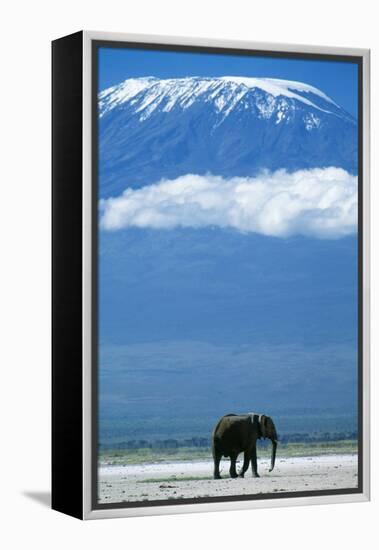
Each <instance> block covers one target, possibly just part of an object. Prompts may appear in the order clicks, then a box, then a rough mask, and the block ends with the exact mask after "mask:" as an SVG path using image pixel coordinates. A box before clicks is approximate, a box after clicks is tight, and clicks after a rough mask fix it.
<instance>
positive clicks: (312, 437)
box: [100, 431, 358, 450]
mask: <svg viewBox="0 0 379 550" xmlns="http://www.w3.org/2000/svg"><path fill="white" fill-rule="evenodd" d="M357 438H358V434H357V432H356V431H353V432H319V433H311V434H308V433H301V432H299V433H287V434H283V435H282V436H280V437H279V442H280V443H281V444H284V445H285V444H287V443H323V442H325V443H327V442H328V441H343V440H352V441H354V440H356V439H357ZM210 444H211V440H210V438H209V437H191V438H189V439H174V438H170V439H156V440H154V441H150V440H147V439H131V440H129V441H121V442H118V443H101V444H100V449H102V450H106V449H178V448H179V447H194V448H196V447H197V448H199V447H209V446H210Z"/></svg>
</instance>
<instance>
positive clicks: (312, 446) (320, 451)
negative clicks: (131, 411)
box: [99, 440, 358, 479]
mask: <svg viewBox="0 0 379 550" xmlns="http://www.w3.org/2000/svg"><path fill="white" fill-rule="evenodd" d="M257 451H258V457H259V458H269V457H270V453H271V444H270V443H268V444H267V442H266V444H264V445H263V444H261V445H260V444H259V443H258V449H257ZM357 451H358V444H357V441H356V440H341V441H317V442H311V443H309V442H306V443H304V442H288V443H280V442H279V445H278V451H277V460H280V458H288V457H297V456H320V455H330V454H353V453H356V452H357ZM211 458H212V454H211V450H210V448H209V447H176V448H172V449H170V448H164V449H161V448H151V447H147V448H141V449H108V450H101V451H100V452H99V462H100V464H107V465H119V466H122V465H123V464H141V463H151V462H166V461H178V462H181V461H193V460H210V459H211ZM181 479H182V478H181ZM191 479H192V478H191Z"/></svg>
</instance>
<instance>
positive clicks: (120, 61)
mask: <svg viewBox="0 0 379 550" xmlns="http://www.w3.org/2000/svg"><path fill="white" fill-rule="evenodd" d="M357 67H358V66H357V65H356V64H355V63H347V62H340V61H338V62H335V61H316V60H309V59H307V60H300V59H299V60H298V59H284V58H276V59H275V58H268V57H255V56H254V57H252V56H237V55H216V54H205V53H189V52H188V53H187V52H167V51H154V50H136V49H127V48H125V49H122V48H100V49H99V89H100V90H103V89H105V88H108V87H109V86H112V85H114V84H118V83H119V82H121V81H123V80H125V79H127V78H132V77H135V78H136V77H141V76H155V77H158V78H175V77H184V76H223V75H238V76H255V77H270V78H283V79H288V80H298V81H300V82H305V83H307V84H311V85H313V86H316V87H317V88H319V89H321V90H322V91H323V92H325V93H326V94H327V95H329V96H330V97H331V98H333V99H334V100H335V101H336V102H337V103H338V104H339V105H340V106H341V107H343V108H344V109H346V110H347V111H348V112H349V113H351V114H352V115H354V116H357V108H358V93H357V92H358V68H357Z"/></svg>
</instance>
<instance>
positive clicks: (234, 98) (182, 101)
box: [99, 76, 352, 122]
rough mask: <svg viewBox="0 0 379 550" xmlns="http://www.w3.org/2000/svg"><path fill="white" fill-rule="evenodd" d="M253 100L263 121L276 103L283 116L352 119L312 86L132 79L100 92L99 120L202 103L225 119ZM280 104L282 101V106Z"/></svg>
mask: <svg viewBox="0 0 379 550" xmlns="http://www.w3.org/2000/svg"><path fill="white" fill-rule="evenodd" d="M262 94H263V99H262ZM254 97H255V100H256V101H255V102H257V101H258V103H259V106H260V109H259V110H260V111H262V108H263V111H265V113H264V114H263V117H265V114H267V112H270V113H271V114H272V112H273V110H274V109H273V107H274V106H273V100H276V106H277V107H278V108H279V109H278V110H279V111H281V112H283V106H285V107H286V109H287V110H288V108H293V107H294V105H296V104H300V105H301V104H303V105H304V104H305V105H306V106H307V107H310V108H312V109H314V110H316V111H321V112H324V113H328V114H333V115H337V116H341V117H342V118H346V117H347V118H350V119H352V117H350V115H348V114H347V113H345V112H344V111H343V110H342V109H341V108H340V107H339V106H338V105H337V103H335V102H334V101H333V100H332V99H331V98H330V97H329V96H327V95H326V94H325V93H324V92H322V91H321V90H319V89H318V88H315V87H314V86H311V85H310V84H306V83H303V82H297V81H291V80H281V79H277V78H255V77H244V76H218V77H201V76H192V77H184V78H168V79H159V78H156V77H154V76H147V77H142V78H130V79H127V80H125V81H124V82H121V83H120V84H118V85H116V86H112V87H110V88H107V89H106V90H103V91H102V92H100V94H99V107H100V117H102V116H104V115H105V114H107V113H108V112H110V111H112V110H113V109H114V108H116V107H119V106H122V105H125V106H126V105H130V106H135V108H134V111H135V112H136V113H141V114H140V120H141V121H143V120H145V119H146V118H148V117H149V116H150V115H151V114H152V113H153V112H154V111H155V110H156V109H157V108H158V107H159V108H160V109H161V110H162V111H163V112H169V111H170V110H172V109H173V108H174V107H180V108H181V109H182V110H183V109H187V108H188V107H191V106H192V105H193V104H194V103H195V102H197V101H202V102H205V103H211V104H213V105H214V108H215V110H216V111H217V112H221V111H222V112H223V115H224V118H225V117H226V116H228V114H229V113H230V112H231V111H232V110H233V109H234V107H236V106H237V105H239V104H240V103H241V102H245V103H246V102H247V100H248V99H249V98H253V99H254ZM280 100H282V101H281V103H280ZM283 101H284V103H283ZM263 103H265V105H263ZM266 107H268V110H267V108H266ZM246 108H247V107H246ZM284 118H285V117H284V116H278V118H277V120H278V122H281V121H282V120H283V119H284Z"/></svg>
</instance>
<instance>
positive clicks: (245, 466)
mask: <svg viewBox="0 0 379 550" xmlns="http://www.w3.org/2000/svg"><path fill="white" fill-rule="evenodd" d="M249 463H250V452H249V451H245V453H244V458H243V466H242V470H241V471H240V473H239V474H238V475H239V477H244V476H245V472H246V471H247V470H248V468H249Z"/></svg>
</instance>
